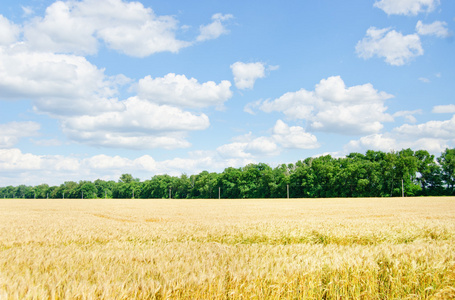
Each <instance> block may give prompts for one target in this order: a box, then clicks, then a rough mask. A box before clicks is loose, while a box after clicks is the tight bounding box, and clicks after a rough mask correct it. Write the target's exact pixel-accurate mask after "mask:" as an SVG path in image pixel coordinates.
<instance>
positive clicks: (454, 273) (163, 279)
mask: <svg viewBox="0 0 455 300" xmlns="http://www.w3.org/2000/svg"><path fill="white" fill-rule="evenodd" d="M340 297H341V298H354V299H373V298H375V299H402V298H440V299H447V298H454V297H455V197H425V198H356V199H347V198H346V199H340V198H332V199H289V200H288V199H264V200H256V199H248V200H245V199H244V200H213V199H212V200H201V199H199V200H166V199H160V200H156V199H154V200H148V199H97V200H88V199H84V200H81V199H71V200H69V199H67V200H61V199H60V200H58V199H51V200H48V199H39V200H38V199H36V200H33V199H10V200H8V199H6V200H3V199H1V200H0V299H2V300H3V299H27V298H28V299H131V298H133V299H162V298H184V299H185V298H186V299H227V298H232V299H264V298H268V299H283V298H284V299H321V298H328V299H332V298H340Z"/></svg>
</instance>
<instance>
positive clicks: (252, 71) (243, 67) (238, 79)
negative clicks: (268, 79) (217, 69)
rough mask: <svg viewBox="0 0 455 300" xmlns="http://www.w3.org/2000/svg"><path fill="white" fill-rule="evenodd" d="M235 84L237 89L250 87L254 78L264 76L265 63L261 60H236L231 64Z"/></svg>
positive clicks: (254, 80)
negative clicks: (248, 61)
mask: <svg viewBox="0 0 455 300" xmlns="http://www.w3.org/2000/svg"><path fill="white" fill-rule="evenodd" d="M231 69H232V74H233V75H234V82H235V86H236V87H237V88H238V89H241V90H243V89H252V88H253V86H254V83H255V82H256V79H258V78H264V77H265V64H264V63H262V62H256V63H243V62H240V61H238V62H236V63H234V64H232V65H231Z"/></svg>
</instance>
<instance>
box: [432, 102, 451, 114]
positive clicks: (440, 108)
mask: <svg viewBox="0 0 455 300" xmlns="http://www.w3.org/2000/svg"><path fill="white" fill-rule="evenodd" d="M432 112H434V113H437V114H446V113H451V114H455V104H447V105H436V106H435V107H433V110H432Z"/></svg>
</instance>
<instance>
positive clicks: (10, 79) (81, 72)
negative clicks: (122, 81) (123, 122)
mask: <svg viewBox="0 0 455 300" xmlns="http://www.w3.org/2000/svg"><path fill="white" fill-rule="evenodd" d="M116 88H117V83H116V81H115V80H111V79H109V78H107V77H106V76H105V75H104V71H103V70H100V69H98V68H97V67H96V66H94V65H92V64H91V63H90V62H88V61H87V60H86V59H85V58H84V57H81V56H76V55H64V54H54V53H48V52H31V51H29V50H28V49H27V48H24V47H22V46H21V45H16V46H13V47H0V97H1V98H3V99H5V98H8V99H24V98H25V99H31V100H32V101H33V104H34V105H35V108H36V110H38V111H39V112H43V113H48V114H54V115H75V114H95V113H98V112H101V111H106V110H122V109H123V105H121V104H120V103H119V102H118V101H117V100H116V99H115V98H113V96H114V95H115V94H116Z"/></svg>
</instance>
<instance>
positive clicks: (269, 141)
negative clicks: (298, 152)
mask: <svg viewBox="0 0 455 300" xmlns="http://www.w3.org/2000/svg"><path fill="white" fill-rule="evenodd" d="M271 131H272V134H271V136H261V137H256V138H255V137H253V136H252V135H251V134H247V135H243V136H240V137H237V138H235V139H234V142H232V143H229V144H225V145H222V146H220V147H218V148H217V152H218V154H220V155H221V156H222V157H224V158H256V157H258V156H259V157H261V156H273V155H278V154H279V153H280V151H281V149H283V148H284V149H315V148H319V146H320V145H319V143H318V141H317V138H316V136H314V135H312V134H310V133H308V132H305V130H304V128H302V127H300V126H289V125H287V124H286V123H285V122H283V121H282V120H278V121H277V122H276V123H275V126H274V127H273V128H272V130H271Z"/></svg>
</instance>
